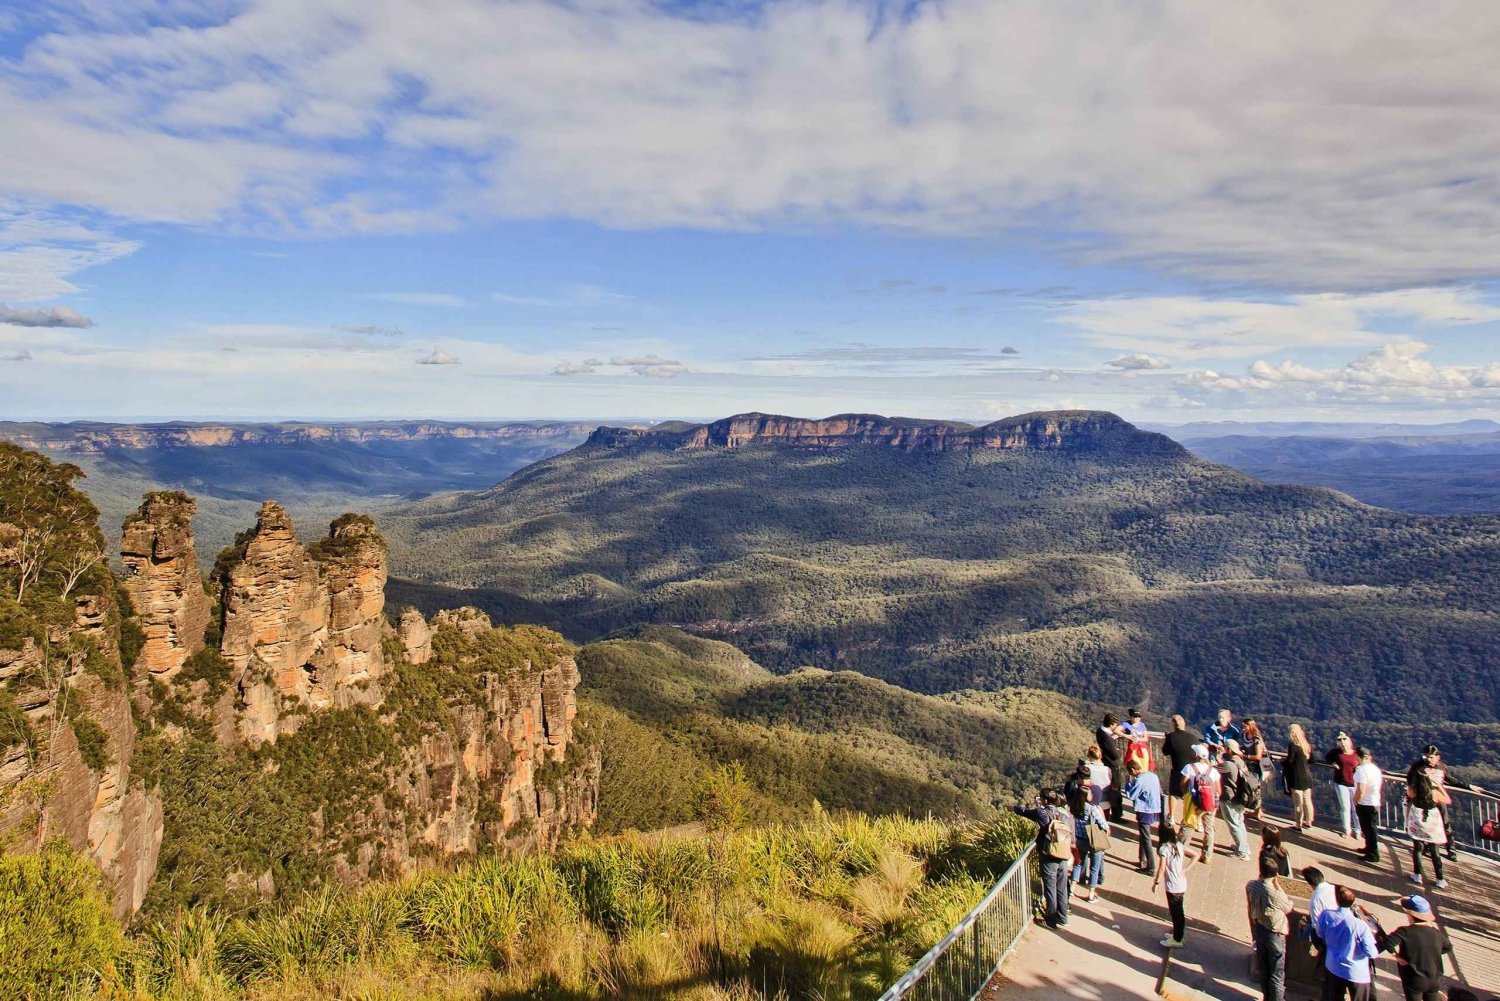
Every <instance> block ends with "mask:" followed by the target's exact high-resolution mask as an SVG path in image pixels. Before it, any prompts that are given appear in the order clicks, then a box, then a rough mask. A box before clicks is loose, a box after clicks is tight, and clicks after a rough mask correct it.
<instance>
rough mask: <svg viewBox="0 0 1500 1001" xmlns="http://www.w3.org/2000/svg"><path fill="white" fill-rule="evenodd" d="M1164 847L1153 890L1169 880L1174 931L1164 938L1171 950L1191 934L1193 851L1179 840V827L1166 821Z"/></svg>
mask: <svg viewBox="0 0 1500 1001" xmlns="http://www.w3.org/2000/svg"><path fill="white" fill-rule="evenodd" d="M1158 836H1159V837H1160V839H1161V847H1160V848H1158V849H1156V853H1157V854H1158V855H1160V856H1161V865H1159V866H1157V867H1156V876H1155V878H1154V879H1152V880H1151V892H1152V893H1155V892H1156V888H1157V887H1158V886H1160V885H1161V883H1162V881H1163V880H1165V881H1166V884H1167V910H1168V911H1169V912H1170V913H1171V915H1172V934H1170V935H1168V936H1166V937H1165V938H1163V939H1162V940H1161V944H1162V945H1164V946H1165V947H1167V948H1168V949H1180V948H1182V937H1183V936H1184V935H1185V934H1187V908H1186V905H1185V902H1184V900H1185V898H1186V897H1187V863H1188V860H1189V859H1191V858H1192V855H1193V853H1192V852H1190V851H1188V850H1187V849H1185V848H1183V847H1182V845H1181V844H1180V843H1179V842H1178V840H1177V829H1176V828H1175V827H1173V826H1172V825H1171V824H1162V825H1161V831H1160V832H1159V833H1158Z"/></svg>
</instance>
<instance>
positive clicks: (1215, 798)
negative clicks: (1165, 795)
mask: <svg viewBox="0 0 1500 1001" xmlns="http://www.w3.org/2000/svg"><path fill="white" fill-rule="evenodd" d="M1193 754H1194V756H1195V760H1194V761H1193V763H1192V764H1190V765H1187V766H1186V767H1184V768H1183V770H1182V787H1183V794H1182V827H1183V830H1184V831H1192V830H1196V829H1199V828H1201V829H1202V831H1203V854H1202V855H1201V856H1200V857H1199V861H1200V862H1202V863H1203V864H1204V865H1211V864H1212V863H1213V855H1214V836H1215V834H1216V833H1217V831H1216V830H1215V828H1217V827H1218V822H1217V819H1216V818H1217V817H1218V811H1219V804H1220V803H1221V802H1223V799H1224V790H1223V784H1222V783H1221V782H1220V781H1219V770H1218V769H1217V768H1215V767H1214V766H1213V764H1212V763H1211V762H1210V761H1209V759H1208V745H1207V744H1194V745H1193ZM1183 840H1184V841H1185V842H1186V843H1188V844H1192V841H1193V836H1192V835H1191V834H1188V835H1186V836H1185V837H1184V839H1183Z"/></svg>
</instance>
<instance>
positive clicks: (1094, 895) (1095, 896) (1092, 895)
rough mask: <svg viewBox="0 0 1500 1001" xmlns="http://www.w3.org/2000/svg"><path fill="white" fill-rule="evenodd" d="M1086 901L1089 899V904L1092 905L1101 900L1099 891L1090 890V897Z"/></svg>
mask: <svg viewBox="0 0 1500 1001" xmlns="http://www.w3.org/2000/svg"><path fill="white" fill-rule="evenodd" d="M1085 899H1087V900H1088V902H1089V903H1091V904H1092V903H1093V902H1094V901H1096V900H1098V899H1099V891H1098V890H1090V891H1089V895H1088V897H1087V898H1085Z"/></svg>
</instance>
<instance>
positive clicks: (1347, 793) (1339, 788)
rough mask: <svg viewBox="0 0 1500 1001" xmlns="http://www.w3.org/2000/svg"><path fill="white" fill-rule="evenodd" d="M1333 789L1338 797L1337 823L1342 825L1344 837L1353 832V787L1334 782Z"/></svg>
mask: <svg viewBox="0 0 1500 1001" xmlns="http://www.w3.org/2000/svg"><path fill="white" fill-rule="evenodd" d="M1333 791H1334V792H1335V793H1337V794H1338V797H1339V823H1340V824H1342V825H1343V826H1344V837H1346V838H1347V837H1348V836H1349V835H1350V834H1352V833H1354V787H1353V786H1346V785H1343V784H1342V783H1339V782H1335V783H1334V784H1333Z"/></svg>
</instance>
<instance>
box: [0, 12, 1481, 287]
mask: <svg viewBox="0 0 1500 1001" xmlns="http://www.w3.org/2000/svg"><path fill="white" fill-rule="evenodd" d="M219 10H222V11H224V13H223V14H218V15H216V14H215V12H216V11H219ZM741 10H742V9H741V8H739V7H737V6H732V7H730V8H728V13H724V14H720V15H714V14H710V13H707V12H706V10H705V9H704V8H694V9H693V13H692V16H680V15H675V14H673V13H672V12H670V11H669V10H667V9H666V8H663V7H662V6H660V5H655V4H649V3H645V2H643V0H623V2H611V3H594V2H586V3H582V4H567V5H563V4H550V3H543V2H535V0H503V2H498V3H496V2H490V0H449V2H446V3H443V4H437V5H433V4H419V3H414V2H401V3H380V4H374V3H368V2H364V0H320V2H318V3H307V2H305V0H240V2H236V3H227V4H223V5H211V6H209V7H207V8H202V7H199V6H197V5H184V6H178V5H174V4H162V3H160V2H159V0H134V2H133V3H131V2H121V3H118V4H110V5H107V6H105V5H92V4H91V5H85V6H82V7H75V8H70V10H69V14H68V15H67V17H66V24H65V27H66V28H67V29H68V30H67V31H65V32H58V33H53V34H47V35H42V36H39V37H36V38H35V39H34V40H33V41H32V42H31V43H30V45H29V46H28V47H27V48H26V49H25V50H24V52H23V54H22V55H21V57H20V58H19V59H17V60H14V61H11V62H7V63H3V64H0V117H3V120H4V121H5V122H6V139H7V141H6V142H5V143H4V144H3V146H0V177H3V178H4V181H3V183H4V185H5V187H6V188H7V189H9V190H10V191H11V192H12V193H13V194H15V195H18V196H24V197H26V198H30V199H35V200H38V201H40V202H43V203H46V204H66V205H76V206H87V207H90V208H93V209H97V210H102V211H104V212H107V213H109V214H111V215H112V216H115V217H120V218H129V219H137V220H151V221H164V222H178V223H193V224H216V225H225V224H230V225H236V226H254V227H258V228H265V229H273V230H286V229H296V230H311V231H324V232H392V231H408V230H413V229H425V228H443V227H454V226H460V225H466V224H469V223H470V222H473V221H474V220H476V219H483V218H486V217H488V218H541V217H559V216H561V217H571V218H578V219H586V220H591V221H594V222H599V223H603V224H605V225H609V226H618V227H664V226H690V227H700V228H702V227H706V228H726V227H734V228H745V229H757V228H762V227H767V226H781V227H785V226H792V227H805V226H825V225H839V226H843V225H848V224H854V225H861V226H874V227H882V228H891V229H902V230H909V231H916V232H921V233H929V234H942V235H963V236H971V235H980V236H995V235H997V234H1002V233H1008V234H1023V235H1025V236H1027V237H1028V238H1031V239H1040V240H1043V241H1045V242H1048V243H1051V244H1052V245H1053V246H1054V247H1055V248H1057V249H1060V250H1061V251H1063V252H1065V253H1067V254H1069V255H1070V256H1072V257H1073V258H1075V259H1079V260H1085V261H1126V262H1132V263H1137V264H1142V265H1145V266H1148V267H1151V268H1155V269H1158V270H1160V271H1164V272H1170V273H1176V274H1182V275H1188V276H1192V277H1197V278H1215V279H1218V278H1224V279H1230V280H1234V281H1238V282H1244V281H1252V282H1263V283H1277V284H1282V285H1286V286H1292V287H1304V288H1307V287H1312V288H1319V289H1328V288H1342V289H1348V288H1354V287H1388V286H1391V285H1405V284H1413V283H1429V282H1435V281H1446V280H1451V279H1455V278H1464V279H1471V278H1475V277H1492V276H1497V275H1500V241H1497V240H1496V239H1495V238H1494V234H1495V233H1497V232H1500V181H1497V180H1496V177H1495V174H1494V170H1493V165H1494V163H1496V162H1497V161H1500V127H1497V123H1496V120H1495V117H1494V115H1493V109H1494V108H1495V107H1497V106H1500V74H1496V73H1495V72H1494V71H1493V68H1492V67H1493V59H1494V53H1495V52H1496V51H1500V11H1497V9H1496V8H1495V7H1494V6H1493V5H1492V4H1489V3H1487V2H1485V0H1467V2H1464V0H1450V2H1442V0H1438V2H1435V3H1430V4H1422V5H1404V4H1395V5H1393V4H1381V3H1375V4H1372V3H1367V2H1362V0H1329V2H1327V3H1320V4H1312V5H1269V4H1256V5H1252V6H1250V7H1245V6H1243V5H1226V4H1207V5H1205V4H1192V3H1183V2H1168V3H1165V4H1116V5H1104V6H1098V5H1086V6H1073V5H1062V4H1057V3H1054V2H1050V0H1020V2H1014V3H1005V4H996V3H990V2H984V0H952V2H948V3H944V4H941V5H938V4H930V5H918V6H915V7H912V8H910V9H908V10H907V11H905V12H904V14H903V16H901V17H893V16H888V13H887V9H886V8H885V7H884V6H883V5H863V4H858V3H851V4H825V3H817V2H814V0H785V2H780V3H776V4H771V5H765V6H759V7H756V8H755V11H754V14H753V16H740V12H741ZM148 15H149V16H148ZM163 20H165V21H166V23H165V24H162V23H161V22H162V21H163ZM148 23H154V24H155V27H154V28H153V29H152V30H147V28H146V25H147V24H148Z"/></svg>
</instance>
